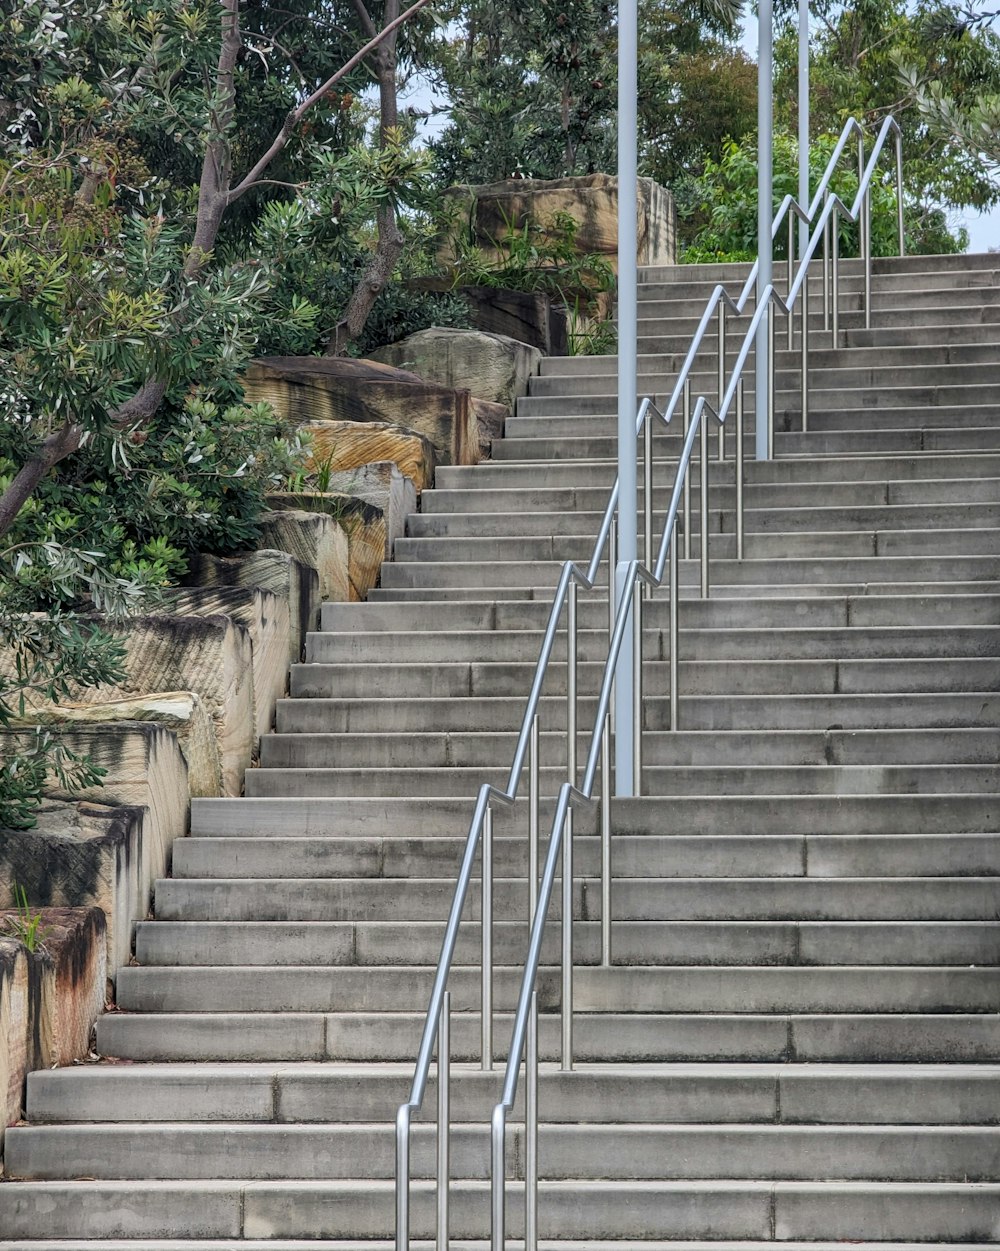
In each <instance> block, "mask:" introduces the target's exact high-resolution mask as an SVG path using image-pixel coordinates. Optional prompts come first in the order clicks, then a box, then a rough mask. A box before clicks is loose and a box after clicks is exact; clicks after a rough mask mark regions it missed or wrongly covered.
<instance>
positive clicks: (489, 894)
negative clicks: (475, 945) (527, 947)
mask: <svg viewBox="0 0 1000 1251" xmlns="http://www.w3.org/2000/svg"><path fill="white" fill-rule="evenodd" d="M482 857H483V866H482V867H483V892H482V894H483V897H482V908H481V911H482V919H481V923H480V928H481V930H482V948H483V968H482V993H481V995H480V1011H481V1014H482V1020H481V1021H480V1027H481V1033H482V1059H481V1062H480V1063H481V1065H482V1069H483V1072H485V1073H488V1072H489V1071H490V1070H491V1069H492V1068H493V809H492V808H490V807H489V806H487V808H486V814H485V816H484V817H483V851H482Z"/></svg>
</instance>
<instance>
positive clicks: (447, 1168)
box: [437, 990, 451, 1251]
mask: <svg viewBox="0 0 1000 1251" xmlns="http://www.w3.org/2000/svg"><path fill="white" fill-rule="evenodd" d="M437 1069H438V1101H437V1104H438V1126H437V1251H448V1198H449V1193H450V1187H451V991H450V990H446V991H445V992H444V997H443V998H442V1000H441V1017H440V1020H439V1021H438V1063H437Z"/></svg>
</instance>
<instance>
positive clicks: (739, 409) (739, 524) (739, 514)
mask: <svg viewBox="0 0 1000 1251" xmlns="http://www.w3.org/2000/svg"><path fill="white" fill-rule="evenodd" d="M736 559H737V560H742V559H743V379H742V378H741V379H740V385H739V387H738V388H737V390H736ZM673 637H674V636H673V621H671V636H670V646H671V649H672V648H673V646H674V641H673ZM672 655H673V652H672V651H671V656H672ZM672 663H673V661H672V660H671V664H672ZM672 671H673V670H671V672H672ZM671 698H672V697H671ZM671 711H672V709H671Z"/></svg>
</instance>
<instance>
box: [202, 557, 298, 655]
mask: <svg viewBox="0 0 1000 1251" xmlns="http://www.w3.org/2000/svg"><path fill="white" fill-rule="evenodd" d="M188 578H189V581H190V582H191V583H192V584H194V585H196V586H206V587H212V588H213V589H214V588H218V587H222V586H258V587H261V588H262V589H263V590H265V591H273V592H274V593H275V595H277V596H278V597H279V598H280V599H282V600H284V601H285V603H286V604H287V605H288V619H289V623H288V662H289V664H293V665H294V664H296V663H297V662H298V661H300V660H301V659H302V646H303V644H304V642H305V637H306V634H307V633H308V631H310V630H315V629H316V628H317V624H318V622H319V608H320V604H321V602H322V601H321V599H320V594H319V574H318V573H317V572H316V570H315V569H314V568H313V567H312V566H311V565H307V564H304V563H303V562H302V561H301V560H296V558H295V557H294V556H292V555H290V554H289V553H288V552H284V551H278V550H277V549H276V548H271V549H267V548H265V549H262V550H261V551H258V552H239V553H237V554H236V555H235V556H207V555H205V554H204V553H200V554H199V555H197V556H195V557H194V558H193V559H192V560H191V563H190V572H189V574H188Z"/></svg>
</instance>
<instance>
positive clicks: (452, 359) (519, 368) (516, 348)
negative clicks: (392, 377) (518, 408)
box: [372, 326, 542, 410]
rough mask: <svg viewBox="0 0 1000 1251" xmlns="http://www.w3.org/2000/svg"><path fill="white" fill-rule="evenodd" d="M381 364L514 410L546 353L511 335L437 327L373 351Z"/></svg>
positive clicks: (475, 400) (475, 399)
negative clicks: (462, 390)
mask: <svg viewBox="0 0 1000 1251" xmlns="http://www.w3.org/2000/svg"><path fill="white" fill-rule="evenodd" d="M372 355H373V357H374V358H375V359H376V360H379V361H384V362H385V363H386V364H387V365H394V366H396V367H397V368H399V369H409V370H412V372H413V373H415V374H418V375H419V376H420V377H421V378H423V379H424V380H425V381H427V382H436V383H438V384H440V385H441V386H445V387H455V388H458V389H464V390H467V391H470V392H471V393H472V395H473V397H477V398H474V399H473V401H472V402H473V404H474V405H475V404H476V403H477V400H490V401H491V402H492V403H494V404H505V405H506V406H507V408H508V409H510V410H513V408H514V403H515V401H516V400H517V399H518V397H519V396H522V395H526V394H527V393H528V379H529V378H530V377H531V376H532V375H533V374H537V373H538V366H539V362H540V361H541V359H542V353H541V352H540V351H539V350H538V349H537V348H534V347H530V346H529V345H528V344H527V343H521V342H519V341H518V340H517V339H511V338H509V337H508V336H507V335H502V334H487V333H485V332H484V331H482V330H450V329H445V328H444V327H441V326H432V327H431V328H430V329H429V330H419V331H417V333H416V334H411V335H410V336H409V337H408V338H406V339H400V340H399V342H398V343H390V344H389V345H388V346H387V347H380V348H378V349H377V350H376V351H375V352H373V353H372Z"/></svg>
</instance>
